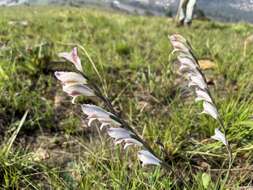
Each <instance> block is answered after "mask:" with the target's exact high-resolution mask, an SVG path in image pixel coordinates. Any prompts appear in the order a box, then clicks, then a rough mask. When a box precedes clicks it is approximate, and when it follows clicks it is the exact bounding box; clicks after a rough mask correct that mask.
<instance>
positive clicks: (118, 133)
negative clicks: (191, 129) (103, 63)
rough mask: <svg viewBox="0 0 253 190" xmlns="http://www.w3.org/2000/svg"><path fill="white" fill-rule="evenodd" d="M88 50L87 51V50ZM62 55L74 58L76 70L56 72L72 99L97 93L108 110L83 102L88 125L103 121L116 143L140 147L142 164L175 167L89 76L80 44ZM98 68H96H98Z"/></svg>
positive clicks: (82, 106)
mask: <svg viewBox="0 0 253 190" xmlns="http://www.w3.org/2000/svg"><path fill="white" fill-rule="evenodd" d="M85 53H87V52H85ZM59 57H61V58H63V59H65V60H67V61H68V62H71V63H72V64H73V65H74V66H75V68H76V72H67V71H56V72H55V76H56V78H57V79H58V80H60V81H61V84H62V89H63V91H64V92H66V93H67V94H68V95H69V96H71V97H72V103H73V104H76V98H77V97H79V96H86V97H89V98H93V97H96V98H98V99H100V100H101V101H102V102H103V103H104V105H105V106H106V108H107V109H108V110H109V111H106V110H104V109H103V108H101V107H99V106H97V105H91V104H82V105H80V106H81V109H82V111H83V113H84V114H85V115H86V116H87V120H88V126H91V125H92V123H93V121H98V122H99V123H100V129H101V130H105V131H106V132H107V134H108V135H109V136H110V137H111V138H112V139H114V143H115V144H123V145H124V149H126V148H128V147H130V146H137V147H140V148H141V150H139V151H138V154H137V157H138V158H139V160H140V161H141V162H142V165H143V166H144V165H160V166H162V167H163V168H165V169H166V170H168V171H172V169H171V167H170V166H169V165H168V164H167V163H166V162H165V161H163V159H162V158H161V157H159V156H158V155H157V154H156V153H155V151H154V150H153V149H152V148H151V146H150V145H149V144H148V143H147V142H146V141H144V140H143V138H142V137H140V136H139V135H138V133H137V132H136V131H135V130H134V129H133V128H132V127H131V126H130V125H129V124H128V123H127V122H126V121H125V120H123V119H122V118H121V117H120V115H119V114H118V113H117V112H116V111H115V109H114V107H113V105H112V103H111V101H110V100H109V99H108V98H107V97H106V96H104V95H103V93H102V91H101V88H100V87H99V86H98V85H97V84H95V83H94V82H92V81H91V80H89V79H88V77H87V76H86V75H85V72H84V70H83V68H82V64H81V59H80V58H79V56H78V54H77V48H74V49H73V50H72V51H71V52H69V53H68V52H63V53H60V54H59ZM96 71H97V70H96Z"/></svg>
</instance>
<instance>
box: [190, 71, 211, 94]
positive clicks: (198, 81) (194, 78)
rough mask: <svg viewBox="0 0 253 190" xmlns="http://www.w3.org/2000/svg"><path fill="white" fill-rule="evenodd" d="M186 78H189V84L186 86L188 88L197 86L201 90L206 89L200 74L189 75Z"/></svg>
mask: <svg viewBox="0 0 253 190" xmlns="http://www.w3.org/2000/svg"><path fill="white" fill-rule="evenodd" d="M188 76H189V78H190V82H189V84H188V86H189V87H191V86H195V87H196V86H197V87H199V88H200V89H202V90H205V89H207V84H206V82H205V80H204V79H203V77H202V75H201V74H200V73H198V74H196V73H189V74H188Z"/></svg>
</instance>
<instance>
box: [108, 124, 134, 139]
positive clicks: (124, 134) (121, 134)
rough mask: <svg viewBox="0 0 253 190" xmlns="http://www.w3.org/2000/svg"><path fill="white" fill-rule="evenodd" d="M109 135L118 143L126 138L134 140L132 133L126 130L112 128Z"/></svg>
mask: <svg viewBox="0 0 253 190" xmlns="http://www.w3.org/2000/svg"><path fill="white" fill-rule="evenodd" d="M107 133H108V135H109V136H110V137H112V138H114V139H115V140H116V141H117V140H120V139H125V138H132V137H131V135H133V133H132V132H130V131H128V130H126V129H123V128H112V127H111V128H109V129H108V130H107Z"/></svg>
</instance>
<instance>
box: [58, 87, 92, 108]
mask: <svg viewBox="0 0 253 190" xmlns="http://www.w3.org/2000/svg"><path fill="white" fill-rule="evenodd" d="M63 91H64V92H66V93H67V94H68V95H69V96H71V97H73V99H72V103H73V104H74V102H75V99H76V97H78V96H81V95H84V96H87V97H94V96H96V95H95V93H94V91H93V90H92V89H90V88H89V87H88V86H86V85H83V84H73V85H64V86H63Z"/></svg>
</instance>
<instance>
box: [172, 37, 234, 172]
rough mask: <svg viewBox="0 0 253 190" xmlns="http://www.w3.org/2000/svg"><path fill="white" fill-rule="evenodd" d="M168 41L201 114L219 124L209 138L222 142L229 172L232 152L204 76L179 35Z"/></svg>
mask: <svg viewBox="0 0 253 190" xmlns="http://www.w3.org/2000/svg"><path fill="white" fill-rule="evenodd" d="M169 40H170V42H171V44H172V46H173V48H174V50H173V53H176V54H177V59H178V63H179V72H180V73H182V74H183V75H184V76H185V77H186V78H187V80H188V87H189V88H192V89H193V90H194V92H195V94H196V98H195V101H196V102H199V101H201V102H202V103H203V111H202V112H201V113H203V114H207V115H209V116H211V117H212V118H214V119H215V120H216V121H217V122H218V123H219V126H220V127H219V128H216V129H215V131H214V135H213V136H212V137H211V138H213V139H215V140H218V141H220V142H222V143H223V144H224V145H225V146H226V149H227V154H228V159H229V170H230V168H231V165H232V150H231V147H230V144H229V142H228V140H227V138H226V128H225V125H224V122H223V119H222V117H221V115H220V113H219V112H218V109H217V106H216V104H215V101H214V99H213V97H212V95H211V93H210V90H209V89H208V85H207V82H206V78H205V75H204V74H203V73H202V72H201V69H200V66H199V63H198V60H197V58H196V57H195V55H194V54H193V50H192V48H191V45H190V44H189V43H188V41H187V40H186V39H185V38H184V37H182V36H181V35H179V34H174V35H171V36H169ZM221 131H222V132H221ZM229 170H228V171H229Z"/></svg>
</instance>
